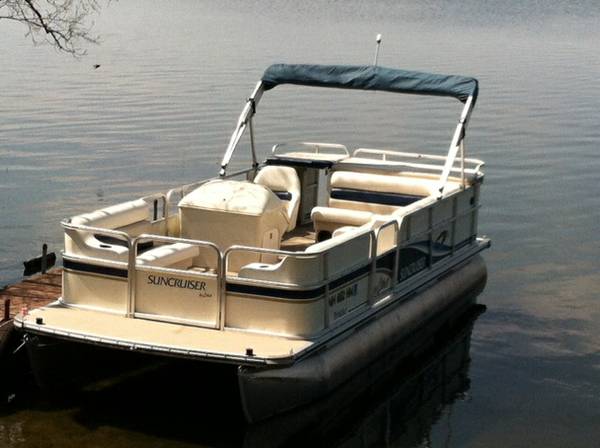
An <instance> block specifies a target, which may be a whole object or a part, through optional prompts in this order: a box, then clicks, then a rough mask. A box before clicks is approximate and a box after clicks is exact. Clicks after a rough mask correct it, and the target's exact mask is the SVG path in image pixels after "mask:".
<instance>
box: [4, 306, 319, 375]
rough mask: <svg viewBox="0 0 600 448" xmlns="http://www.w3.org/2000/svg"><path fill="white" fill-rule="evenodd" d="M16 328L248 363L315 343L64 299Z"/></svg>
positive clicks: (284, 356) (282, 357)
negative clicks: (81, 306)
mask: <svg viewBox="0 0 600 448" xmlns="http://www.w3.org/2000/svg"><path fill="white" fill-rule="evenodd" d="M40 319H41V320H40ZM15 326H17V327H25V328H26V329H27V330H28V331H30V332H33V333H39V334H45V335H48V336H55V337H59V338H60V337H65V338H69V339H71V340H79V341H81V342H86V343H91V344H99V345H105V346H111V347H113V348H122V349H126V350H136V351H144V352H154V353H158V352H160V354H163V355H171V356H185V357H191V358H198V359H204V360H209V361H210V360H213V361H218V362H232V363H235V364H246V365H256V364H287V363H290V362H293V361H294V360H295V358H296V357H297V356H298V355H299V354H300V353H302V352H304V351H305V350H307V349H308V348H309V347H311V346H312V344H313V343H312V342H311V341H307V340H302V339H289V338H286V337H283V336H273V335H263V334H249V333H247V332H239V331H234V330H224V331H219V330H214V329H210V328H200V327H194V326H187V325H178V324H172V323H165V322H158V321H152V320H145V319H131V318H126V317H124V316H121V315H118V314H108V313H103V312H98V311H88V310H75V309H71V308H67V307H65V306H63V305H60V304H59V303H55V304H51V305H49V306H46V307H43V308H39V309H35V310H32V311H31V312H30V313H29V315H27V316H26V317H25V319H22V317H21V316H20V315H19V316H17V318H16V319H15Z"/></svg>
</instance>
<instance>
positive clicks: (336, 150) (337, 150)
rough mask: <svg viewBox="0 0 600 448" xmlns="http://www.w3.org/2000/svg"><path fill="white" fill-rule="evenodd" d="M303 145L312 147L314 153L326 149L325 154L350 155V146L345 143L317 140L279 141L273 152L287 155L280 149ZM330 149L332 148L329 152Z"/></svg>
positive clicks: (321, 152) (319, 152)
mask: <svg viewBox="0 0 600 448" xmlns="http://www.w3.org/2000/svg"><path fill="white" fill-rule="evenodd" d="M292 146H295V147H298V146H299V147H302V148H307V149H311V150H312V151H311V152H313V153H314V154H323V151H322V150H325V152H324V153H325V154H333V155H336V154H339V155H343V156H346V157H348V156H349V155H350V153H349V152H348V148H347V147H346V146H345V145H341V144H339V143H317V142H286V143H278V144H276V145H274V146H273V149H272V150H271V153H272V154H273V155H274V156H280V155H285V153H284V154H278V150H279V149H282V148H287V147H292ZM328 150H331V151H329V152H328Z"/></svg>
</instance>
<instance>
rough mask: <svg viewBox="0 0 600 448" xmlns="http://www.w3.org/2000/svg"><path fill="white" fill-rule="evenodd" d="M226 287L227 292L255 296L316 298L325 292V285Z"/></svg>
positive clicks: (228, 285) (234, 284) (229, 285)
mask: <svg viewBox="0 0 600 448" xmlns="http://www.w3.org/2000/svg"><path fill="white" fill-rule="evenodd" d="M226 289H227V292H232V293H236V294H251V295H254V296H263V297H274V298H277V299H315V298H317V297H320V296H322V295H323V294H325V286H319V287H318V288H314V289H301V290H297V289H279V288H268V287H264V286H254V285H241V284H239V283H227V288H226Z"/></svg>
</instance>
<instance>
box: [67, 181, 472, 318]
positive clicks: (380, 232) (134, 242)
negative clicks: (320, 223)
mask: <svg viewBox="0 0 600 448" xmlns="http://www.w3.org/2000/svg"><path fill="white" fill-rule="evenodd" d="M247 171H248V170H246V172H247ZM237 174H238V175H239V174H240V173H237ZM234 175H236V173H234V174H232V175H231V176H234ZM190 185H193V184H190ZM185 187H186V186H183V187H180V188H185ZM171 191H173V190H171ZM146 198H150V199H151V200H155V199H156V200H163V201H164V202H163V211H164V218H160V219H167V218H168V212H167V209H168V206H169V194H167V195H160V194H159V195H152V196H148V197H146ZM161 198H162V199H161ZM438 203H439V202H432V203H431V204H429V205H427V206H426V207H425V208H424V209H420V210H425V209H427V210H428V211H427V213H428V226H427V228H426V229H425V230H422V231H420V232H416V233H415V232H412V231H411V229H410V228H411V219H412V214H409V215H407V216H403V217H398V220H400V224H399V221H398V220H397V219H391V220H390V221H387V222H385V223H384V224H382V225H381V226H379V227H378V228H377V229H374V230H365V231H364V232H362V233H358V234H357V235H355V236H354V238H356V237H360V236H363V235H365V234H368V238H369V245H370V250H369V255H368V257H367V262H368V264H369V265H370V269H369V286H368V298H367V303H369V304H371V305H373V304H375V303H377V301H378V300H379V299H380V298H381V297H382V294H386V293H387V292H389V290H393V289H394V288H395V287H396V286H397V285H398V284H399V283H400V282H401V281H400V275H399V266H400V261H401V257H400V251H401V250H402V249H403V248H405V247H407V246H408V245H409V244H411V243H412V242H415V241H419V240H420V239H421V238H422V237H423V236H426V237H427V240H428V243H429V244H428V246H429V251H428V263H427V265H428V267H429V268H431V267H432V265H433V253H432V252H433V247H432V246H433V242H434V235H435V233H436V231H437V230H439V229H445V228H448V227H450V229H451V236H450V248H451V253H452V254H454V252H455V250H456V222H457V220H458V219H459V218H462V217H463V216H466V215H469V214H471V229H470V232H469V238H470V239H471V240H474V238H475V237H476V212H477V210H478V209H479V207H480V206H479V204H478V202H477V200H476V201H475V203H474V204H471V206H470V207H468V208H466V209H465V210H463V211H462V212H461V213H458V210H457V207H458V205H457V204H458V196H455V197H454V198H453V206H452V214H451V216H450V217H449V218H447V219H442V220H440V221H439V222H437V223H435V224H434V223H433V209H434V207H435V206H436V204H438ZM403 220H406V221H407V222H406V226H407V227H408V230H407V238H406V239H405V240H404V241H403V240H402V235H401V230H402V229H403V226H402V224H403ZM61 224H62V226H63V228H64V229H65V230H71V231H78V232H86V233H90V234H92V235H104V236H109V237H113V238H117V239H119V240H122V241H123V242H124V243H125V245H126V247H127V249H128V260H127V262H125V261H110V260H106V259H102V258H96V257H90V256H84V255H77V254H66V255H67V256H68V257H69V258H71V259H76V260H81V261H88V262H92V263H94V262H101V263H106V262H107V261H108V262H109V263H111V264H113V265H115V266H121V267H123V268H124V269H127V273H128V275H127V282H128V287H127V299H126V300H127V303H126V312H125V315H126V316H127V317H135V314H136V313H135V303H136V281H135V279H136V273H137V270H138V269H142V270H146V271H155V272H162V273H171V274H177V275H182V276H194V275H195V273H193V272H191V271H189V270H183V269H173V268H168V267H156V266H149V265H144V266H143V267H140V266H139V265H138V263H137V255H138V254H137V252H138V247H139V245H140V244H141V243H143V242H145V241H154V242H159V243H163V244H174V243H185V244H190V245H195V246H198V247H204V248H209V250H211V251H213V252H214V254H215V257H216V260H217V263H216V267H215V274H214V275H215V276H216V279H217V290H218V291H217V302H218V315H217V318H216V320H215V324H214V325H213V326H211V327H213V328H216V329H220V330H222V329H224V328H225V322H226V315H225V313H226V307H225V301H226V296H227V291H226V284H227V266H228V261H229V258H230V256H231V255H232V254H233V253H236V252H244V251H245V252H252V253H257V254H265V255H272V256H275V257H280V258H281V257H292V258H296V259H310V258H321V259H322V262H323V263H322V266H324V269H325V271H324V272H323V280H322V281H319V282H317V283H315V284H314V285H308V286H307V285H303V288H312V287H320V286H325V304H326V305H325V307H324V308H325V311H324V312H325V319H324V322H325V325H326V328H328V327H329V326H330V324H331V322H329V310H330V305H329V294H330V291H329V283H331V282H332V281H335V280H336V279H338V278H341V277H343V276H344V275H346V274H347V273H348V271H349V270H350V271H351V270H352V269H353V268H355V267H356V265H353V266H351V267H349V268H348V269H347V270H342V271H340V272H337V273H335V274H334V275H330V273H329V272H327V266H328V263H327V257H328V256H329V252H330V251H331V250H332V249H333V248H326V249H323V250H322V251H318V252H312V253H306V252H291V251H284V250H274V249H266V248H258V247H250V246H231V247H230V248H228V249H226V250H225V251H221V250H220V249H219V248H218V246H216V245H215V244H214V243H212V242H209V241H201V240H193V239H185V238H175V237H169V236H163V235H154V234H142V235H139V236H137V237H131V236H129V235H128V234H126V233H125V232H122V231H118V230H111V229H104V228H98V227H92V226H85V225H80V224H73V223H71V222H70V220H65V221H63V222H62V223H61ZM388 227H393V233H392V235H393V243H392V244H391V247H388V246H389V242H385V241H383V239H384V238H389V235H388V234H387V232H386V229H387V228H388ZM354 238H353V239H354ZM353 239H350V240H347V241H345V242H343V243H341V246H343V245H344V244H349V243H350V242H351V241H353ZM386 244H387V246H386ZM334 247H335V248H339V247H340V246H334ZM380 248H382V249H381V250H380ZM392 251H393V252H394V261H393V275H392V276H391V281H390V285H389V288H384V290H381V291H374V289H373V279H374V277H375V273H376V270H377V261H378V260H380V259H382V257H383V256H386V255H387V254H389V253H390V252H392ZM351 268H352V269H351ZM203 275H204V276H206V275H207V274H205V273H199V274H197V276H203ZM232 279H233V278H232ZM235 280H237V281H239V280H240V278H235ZM242 281H245V282H252V283H256V284H264V285H270V286H271V287H273V286H275V287H277V288H282V289H298V285H296V284H293V283H277V282H273V281H268V280H258V279H243V280H242ZM159 317H160V316H159ZM163 317H166V318H167V319H165V320H169V319H168V316H163ZM171 320H172V319H171Z"/></svg>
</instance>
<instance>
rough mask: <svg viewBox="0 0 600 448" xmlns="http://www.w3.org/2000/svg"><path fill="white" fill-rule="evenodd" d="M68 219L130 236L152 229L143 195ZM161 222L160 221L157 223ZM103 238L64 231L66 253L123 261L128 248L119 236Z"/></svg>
mask: <svg viewBox="0 0 600 448" xmlns="http://www.w3.org/2000/svg"><path fill="white" fill-rule="evenodd" d="M71 223H72V224H76V225H83V226H87V227H97V228H101V229H109V230H119V231H122V232H125V233H127V234H128V235H131V236H136V235H139V234H141V233H152V230H153V223H152V222H151V221H150V219H149V206H148V203H146V201H144V200H143V199H137V200H135V201H129V202H124V203H122V204H117V205H112V206H110V207H106V208H103V209H100V210H96V211H94V212H91V213H84V214H82V215H78V216H75V217H73V218H71ZM158 224H159V225H160V223H158ZM111 240H114V238H103V237H100V236H98V235H95V234H93V233H92V232H86V231H80V230H66V231H65V253H66V254H68V255H83V256H88V257H94V258H98V259H102V260H109V261H122V262H126V261H127V257H128V255H127V254H128V249H127V247H126V245H124V244H123V242H122V241H120V240H118V241H117V240H115V241H111Z"/></svg>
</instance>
